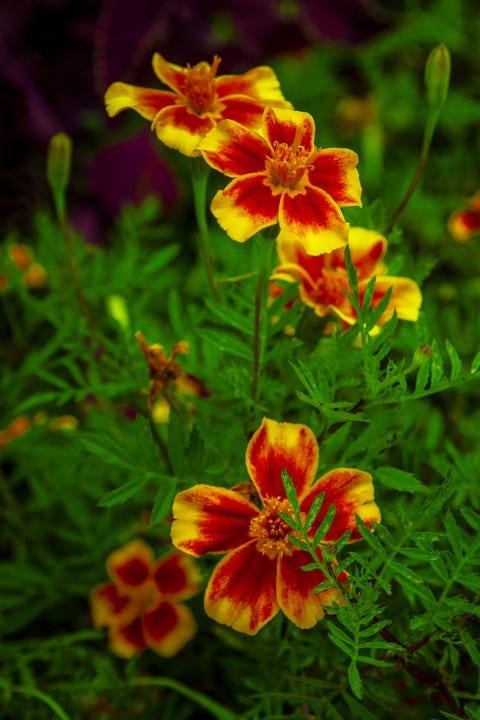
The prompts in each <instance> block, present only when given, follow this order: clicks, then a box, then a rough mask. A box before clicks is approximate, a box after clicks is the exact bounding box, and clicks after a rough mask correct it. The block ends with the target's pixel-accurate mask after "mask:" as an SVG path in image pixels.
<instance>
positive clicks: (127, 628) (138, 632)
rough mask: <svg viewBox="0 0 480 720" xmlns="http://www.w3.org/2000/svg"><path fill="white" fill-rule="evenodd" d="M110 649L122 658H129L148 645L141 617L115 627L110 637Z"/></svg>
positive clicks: (111, 630)
mask: <svg viewBox="0 0 480 720" xmlns="http://www.w3.org/2000/svg"><path fill="white" fill-rule="evenodd" d="M108 640H109V642H108V644H109V646H110V650H111V651H112V652H113V653H114V654H115V655H118V656H119V657H121V658H125V659H127V658H129V657H131V656H132V655H134V654H135V653H136V652H140V651H141V650H143V649H144V648H145V647H146V644H145V638H144V636H143V631H142V623H141V619H140V618H139V617H138V618H136V619H135V620H134V621H133V622H131V623H129V624H128V625H122V626H120V627H113V628H111V629H110V632H109V638H108Z"/></svg>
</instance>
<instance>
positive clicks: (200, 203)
mask: <svg viewBox="0 0 480 720" xmlns="http://www.w3.org/2000/svg"><path fill="white" fill-rule="evenodd" d="M209 172H210V168H209V167H208V165H207V164H206V163H205V162H203V161H202V160H201V159H200V158H194V159H193V161H192V189H193V202H194V206H195V217H196V219H197V226H198V231H199V236H200V247H201V249H202V255H203V261H204V263H205V270H206V272H207V278H208V284H209V285H210V289H211V291H212V295H213V297H214V298H215V300H220V296H219V294H218V290H217V285H216V282H215V277H214V274H213V264H212V254H211V252H210V241H209V233H208V223H207V213H206V209H207V184H208V176H209Z"/></svg>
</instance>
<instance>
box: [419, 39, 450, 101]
mask: <svg viewBox="0 0 480 720" xmlns="http://www.w3.org/2000/svg"><path fill="white" fill-rule="evenodd" d="M450 68H451V61H450V52H449V50H448V48H447V46H446V45H444V44H443V43H441V44H440V45H437V47H436V48H434V49H433V50H432V52H431V53H430V55H429V56H428V58H427V62H426V65H425V85H426V88H427V105H428V108H429V110H431V111H433V112H439V110H440V109H441V107H442V105H443V103H444V102H445V100H446V98H447V94H448V87H449V85H450Z"/></svg>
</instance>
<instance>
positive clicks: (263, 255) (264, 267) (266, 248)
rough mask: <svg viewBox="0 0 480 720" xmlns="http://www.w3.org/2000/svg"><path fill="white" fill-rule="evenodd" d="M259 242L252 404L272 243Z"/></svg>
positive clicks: (259, 358) (262, 346) (256, 388)
mask: <svg viewBox="0 0 480 720" xmlns="http://www.w3.org/2000/svg"><path fill="white" fill-rule="evenodd" d="M259 241H260V268H259V273H258V282H257V289H256V291H255V312H254V320H253V374H252V399H253V401H254V402H256V400H257V396H258V380H259V377H260V367H261V364H262V356H263V351H264V344H265V343H264V342H263V343H262V337H261V329H262V314H263V310H264V307H265V300H266V295H267V287H268V286H267V282H266V281H267V276H268V272H269V269H270V256H271V251H272V245H273V242H272V241H271V240H270V238H266V237H264V236H259Z"/></svg>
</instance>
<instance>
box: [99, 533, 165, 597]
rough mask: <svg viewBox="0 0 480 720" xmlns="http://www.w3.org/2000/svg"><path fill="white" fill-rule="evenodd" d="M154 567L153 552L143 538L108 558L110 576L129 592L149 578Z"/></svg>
mask: <svg viewBox="0 0 480 720" xmlns="http://www.w3.org/2000/svg"><path fill="white" fill-rule="evenodd" d="M153 567H154V555H153V552H152V550H151V548H150V547H149V546H148V545H146V543H144V542H143V541H142V540H132V542H130V543H128V544H127V545H125V546H124V547H122V548H119V549H118V550H115V552H113V553H112V554H111V555H110V556H109V557H108V559H107V570H108V573H109V575H110V577H111V578H112V580H113V581H114V582H115V583H116V584H117V585H118V586H119V587H120V588H121V589H123V590H125V592H126V593H127V594H128V592H129V591H132V590H135V589H136V588H138V587H141V586H142V585H144V584H145V583H146V582H147V581H148V580H149V578H150V575H151V573H152V571H153Z"/></svg>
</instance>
